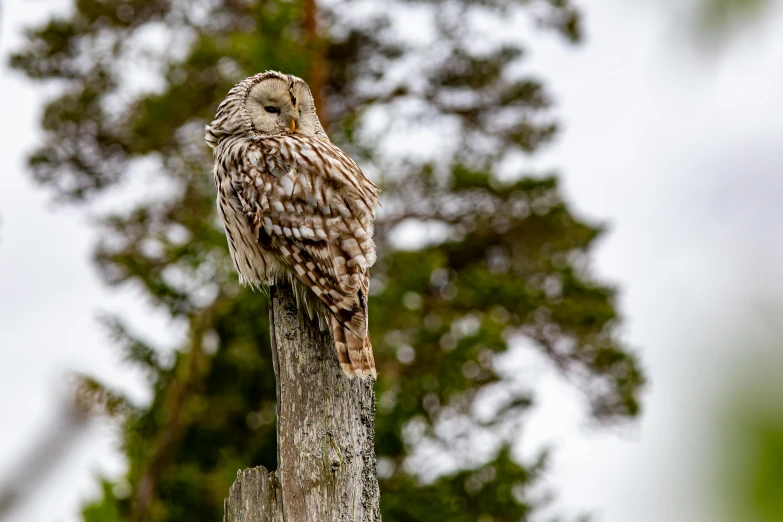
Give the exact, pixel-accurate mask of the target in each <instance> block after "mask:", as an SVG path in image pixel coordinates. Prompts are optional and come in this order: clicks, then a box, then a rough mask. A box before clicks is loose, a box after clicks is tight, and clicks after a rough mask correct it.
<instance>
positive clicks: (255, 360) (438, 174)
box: [12, 0, 644, 522]
mask: <svg viewBox="0 0 783 522" xmlns="http://www.w3.org/2000/svg"><path fill="white" fill-rule="evenodd" d="M531 21H532V22H533V23H530V22H531ZM534 25H535V26H537V27H539V28H541V29H543V30H545V31H548V32H550V33H554V34H556V35H558V36H559V37H562V38H564V39H565V40H566V41H567V42H569V43H576V42H578V41H579V39H580V36H581V33H580V25H579V15H578V12H577V10H576V9H575V8H574V7H573V5H571V3H570V2H569V1H568V0H530V1H525V2H520V3H518V4H513V5H511V4H508V3H506V2H501V1H498V0H487V1H485V2H481V3H473V2H469V1H467V0H451V1H435V0H420V1H410V2H408V1H404V2H395V3H394V4H393V9H390V8H389V5H385V6H377V5H374V4H371V3H367V2H363V1H360V0H349V1H345V2H340V3H337V2H328V3H327V2H324V3H323V4H322V5H318V6H316V5H315V3H314V2H313V1H312V0H305V1H303V2H296V1H285V0H267V1H264V2H259V1H255V0H216V1H212V2H205V1H202V0H196V1H189V2H185V1H175V0H172V1H166V0H77V1H76V4H75V9H74V10H73V12H72V13H71V14H70V15H69V16H68V17H66V18H55V19H52V20H50V21H48V23H46V24H44V25H42V26H40V27H36V28H34V29H31V30H30V32H29V34H28V39H27V44H26V46H25V47H24V49H22V50H20V51H19V52H18V53H17V54H15V55H14V56H13V57H12V64H13V65H14V66H15V67H16V68H18V69H20V70H22V71H24V73H25V74H27V75H28V76H29V77H30V78H33V79H37V80H41V81H45V80H59V81H60V84H61V85H62V95H60V96H59V97H57V98H56V99H54V100H52V101H51V102H49V103H48V104H47V107H46V110H45V112H44V116H43V121H42V126H43V129H44V131H45V140H44V142H43V143H42V144H41V146H40V148H39V149H38V150H37V151H36V152H34V153H33V154H32V156H31V157H30V170H31V173H32V175H33V177H34V178H35V179H36V180H37V181H39V182H40V183H41V184H42V185H44V186H46V187H47V188H48V190H50V191H51V192H52V193H53V194H54V195H55V196H56V197H57V198H59V199H61V200H64V201H67V202H69V203H70V204H75V205H84V204H85V203H86V202H89V201H92V200H95V199H98V198H102V197H104V195H105V194H113V197H117V194H123V195H127V194H132V193H134V187H138V186H139V185H140V184H145V183H147V182H146V181H138V179H139V178H141V177H142V176H144V175H147V176H148V178H150V179H152V180H154V181H155V182H156V183H158V184H159V183H160V182H165V187H164V188H165V190H157V191H155V193H154V194H151V192H152V190H151V189H148V188H147V186H146V185H144V189H145V190H143V191H138V190H136V191H135V192H143V195H142V196H141V197H139V198H137V199H136V200H132V201H123V204H122V208H125V209H127V210H125V211H121V212H120V211H116V212H114V213H112V214H109V215H106V216H104V217H103V218H102V219H101V221H100V225H101V227H102V240H101V242H100V244H99V245H97V248H96V253H95V259H96V263H97V266H98V267H99V268H100V270H101V272H102V274H103V277H104V278H105V280H106V282H107V283H108V284H111V285H132V286H134V287H137V288H140V289H143V291H144V292H145V293H146V294H147V295H148V296H149V298H150V300H151V301H152V302H153V303H154V304H155V305H157V307H158V308H159V309H160V310H162V311H165V312H166V313H168V314H170V315H171V316H172V317H175V318H180V319H182V320H183V321H187V324H188V339H187V340H186V341H185V342H183V345H182V346H181V347H180V350H179V351H177V353H176V356H175V358H174V360H173V362H172V361H169V362H166V361H165V360H164V359H163V358H162V357H161V356H160V350H159V349H158V348H157V347H155V346H151V345H149V344H148V343H145V342H143V341H142V340H140V338H139V337H138V336H137V335H134V333H133V332H131V331H129V329H128V328H127V326H126V325H125V324H124V323H123V322H122V320H121V318H116V317H113V318H108V319H106V320H105V323H106V326H107V327H108V329H109V331H110V332H111V334H112V335H113V337H114V339H115V340H116V344H117V345H118V346H120V347H122V349H124V351H125V354H126V356H127V359H128V361H129V362H130V363H132V364H134V365H136V366H138V367H140V368H143V369H144V370H145V371H146V372H147V374H148V375H149V382H150V386H151V387H152V389H153V390H154V399H153V401H152V403H151V404H150V405H148V406H139V405H135V404H132V403H131V402H130V401H128V400H127V399H126V398H124V397H123V396H122V395H121V394H119V393H117V392H116V391H114V390H112V389H111V386H110V383H103V382H100V380H99V379H96V378H92V377H87V376H85V377H83V378H82V380H81V384H80V386H81V388H80V390H81V393H82V396H83V397H84V399H85V400H86V401H87V402H89V403H90V404H92V405H93V406H94V407H96V408H102V409H103V411H105V413H106V414H108V415H113V416H115V417H116V418H117V419H118V422H120V423H121V426H122V428H123V451H124V452H125V453H126V455H127V458H128V461H129V463H130V469H129V472H128V475H127V477H125V478H124V479H122V481H121V482H123V483H124V482H127V484H129V485H130V488H116V487H113V485H112V483H111V482H109V481H104V496H103V498H101V499H100V500H97V501H96V502H94V503H92V504H90V505H88V506H87V507H86V508H85V512H84V516H85V519H86V520H88V521H98V520H100V521H106V520H139V519H144V520H154V521H169V520H171V521H174V520H183V519H198V520H218V519H219V518H220V516H221V511H222V499H223V497H224V496H225V495H226V492H227V490H228V487H229V485H230V484H231V482H232V481H233V479H234V477H235V475H236V470H237V469H239V468H245V467H248V466H252V465H258V464H262V465H265V466H267V467H268V468H270V469H273V468H275V447H274V440H275V436H274V401H275V389H274V379H273V374H272V361H271V357H270V353H269V346H268V343H269V331H268V324H267V319H266V318H267V303H266V300H265V296H264V295H261V294H258V293H253V292H251V291H249V290H247V289H245V288H241V287H239V286H238V284H237V280H236V277H235V275H234V274H233V270H232V268H231V262H230V260H229V259H228V256H227V249H226V240H225V238H224V236H223V232H222V230H221V229H220V227H219V225H218V223H217V221H216V219H215V213H214V187H213V186H212V180H211V173H210V170H209V169H210V165H211V158H210V156H209V151H208V149H207V148H206V146H205V145H204V143H203V128H204V124H205V123H206V122H208V121H210V120H211V118H212V116H213V114H214V111H215V108H216V106H217V104H218V103H219V101H220V100H221V99H222V98H223V96H224V95H225V93H226V92H227V91H228V89H229V88H230V87H231V86H232V85H233V84H234V83H235V82H236V81H238V80H240V79H241V78H243V77H245V76H247V75H250V74H252V73H255V72H258V71H262V70H266V69H278V70H283V71H286V72H289V73H292V74H296V75H298V76H301V77H303V78H305V79H306V80H307V81H308V82H309V83H310V85H311V86H312V87H313V90H314V91H315V92H316V96H318V100H319V101H318V104H319V111H320V114H321V115H322V120H323V121H324V122H325V123H328V132H329V133H330V136H331V137H332V139H333V141H335V142H336V143H337V144H339V145H340V146H341V147H342V148H344V150H346V151H347V152H348V153H349V154H350V155H351V156H352V157H353V158H355V159H356V160H357V161H358V162H359V163H360V165H361V166H362V167H363V168H364V169H365V171H366V172H368V174H369V175H370V176H371V177H372V178H374V179H375V180H376V181H378V182H379V183H380V184H381V185H382V188H383V189H384V194H383V205H384V207H383V210H382V212H381V213H380V215H379V219H378V224H377V234H376V235H377V242H378V250H379V253H380V254H381V255H380V258H379V260H378V263H377V265H376V268H375V269H374V272H373V287H372V297H371V300H370V325H371V335H372V336H373V339H374V346H375V352H376V360H377V364H378V372H379V377H378V382H377V384H376V391H377V393H378V397H379V404H378V414H377V419H376V430H377V431H376V447H377V451H378V456H379V470H380V475H381V476H380V487H381V492H382V503H381V510H382V513H383V515H384V517H385V520H387V521H395V520H400V521H402V520H406V521H407V520H413V521H415V520H422V521H424V520H426V521H428V522H432V521H438V520H444V521H445V520H448V521H461V520H464V521H471V522H473V521H476V520H508V521H512V520H513V521H516V520H520V519H526V517H527V516H528V514H529V513H531V512H532V511H533V510H534V509H535V508H536V507H537V506H536V504H535V502H534V501H533V500H532V499H530V498H529V496H528V495H527V493H526V492H527V489H528V487H529V486H530V485H531V484H533V483H534V482H535V480H536V477H537V476H538V474H539V472H540V471H541V469H543V466H544V465H545V460H546V459H545V455H543V454H542V456H541V457H540V458H539V459H537V460H536V461H535V462H521V461H520V460H519V459H518V458H515V457H514V452H513V448H514V445H515V443H516V441H517V439H518V437H519V429H518V428H519V426H520V424H521V423H522V422H523V420H524V414H525V412H526V411H527V410H528V409H529V407H530V406H531V404H532V402H533V399H534V397H533V395H532V392H531V390H529V389H527V387H526V386H525V383H521V382H519V381H518V380H517V379H515V378H514V375H513V374H509V372H507V371H504V368H502V367H501V365H500V364H499V363H498V359H499V357H502V356H505V355H506V354H507V353H509V352H511V351H517V350H520V349H521V348H519V347H518V345H519V344H520V343H519V341H520V340H522V339H527V340H529V341H532V342H533V343H534V344H535V346H536V347H537V349H539V350H541V351H542V352H543V353H544V354H546V356H548V357H549V358H550V359H551V361H552V362H553V363H554V364H555V365H557V367H558V368H560V369H561V370H562V371H563V372H565V373H567V374H569V375H570V376H572V377H574V380H575V382H578V383H579V384H580V385H581V386H582V387H583V389H584V390H585V397H586V398H587V399H588V401H589V405H590V409H591V412H592V414H593V415H594V416H595V418H597V419H600V420H604V421H612V420H619V419H622V418H628V417H633V416H636V415H637V414H638V413H639V404H638V394H639V390H640V388H641V386H642V385H643V383H644V378H643V376H642V374H641V372H640V369H639V367H638V364H637V361H636V358H635V357H634V355H633V354H632V353H631V352H630V351H629V350H628V349H627V348H626V347H624V346H623V345H622V344H621V343H620V342H619V340H618V338H617V335H616V326H617V324H618V322H619V318H618V315H617V312H616V310H615V303H614V297H615V290H614V289H613V288H611V287H609V286H607V285H605V284H602V283H600V282H598V281H596V280H595V279H594V278H593V277H592V276H591V274H590V271H589V253H590V249H591V247H592V245H593V244H594V242H595V240H596V238H598V237H599V236H600V234H601V233H602V231H603V227H601V226H598V225H594V224H590V223H585V222H584V221H583V220H580V219H578V218H577V217H575V216H574V214H573V213H572V212H571V211H570V209H569V208H568V206H567V205H566V203H565V202H564V201H563V200H562V199H561V197H560V195H559V192H558V184H557V179H556V178H555V177H554V176H553V175H551V174H548V175H537V174H536V175H534V174H531V173H526V172H524V170H523V168H522V166H521V165H524V158H525V157H526V156H528V155H530V154H533V153H534V152H535V151H537V150H538V149H539V148H540V147H542V146H544V145H546V144H547V143H549V142H550V141H551V140H552V139H553V138H554V137H555V135H556V133H557V125H556V123H555V121H554V119H553V117H552V114H551V100H550V97H549V95H548V94H547V92H546V91H545V89H544V87H543V86H542V85H541V83H540V82H539V81H538V80H537V79H536V78H535V75H534V74H533V73H532V72H530V71H528V70H527V69H526V67H525V66H526V64H525V60H524V57H525V55H524V49H523V46H522V44H521V43H520V40H522V38H520V37H519V32H520V31H522V30H524V31H525V34H526V36H528V35H532V34H533V31H534V29H533V26H534ZM528 29H530V32H527V30H528ZM412 137H414V138H416V139H412ZM419 138H420V139H419ZM413 142H415V143H421V144H422V145H421V147H420V149H422V150H419V151H415V150H411V143H413ZM415 143H414V144H415ZM401 144H402V145H401ZM406 147H407V148H406ZM123 199H129V196H125V197H124V198H123ZM416 227H418V228H416ZM411 228H413V229H414V230H420V229H422V228H426V230H428V231H430V232H431V233H429V234H428V240H427V241H426V242H423V243H420V244H418V245H415V246H413V247H412V246H410V245H408V246H407V247H406V248H400V242H399V241H395V240H394V238H395V237H399V236H400V235H401V234H403V235H404V234H408V233H410V232H406V231H410V230H411ZM488 397H492V398H493V406H492V408H491V409H490V410H491V411H489V413H488V412H487V411H478V407H477V405H480V404H483V405H486V402H487V401H486V399H487V398H488ZM482 409H483V410H487V408H482ZM424 457H427V458H424ZM433 463H435V465H433ZM124 489H129V490H130V492H129V494H127V495H125V494H124V493H123V490H124ZM118 492H119V493H118ZM482 517H484V518H482Z"/></svg>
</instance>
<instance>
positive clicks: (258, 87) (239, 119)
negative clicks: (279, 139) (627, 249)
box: [206, 71, 326, 148]
mask: <svg viewBox="0 0 783 522" xmlns="http://www.w3.org/2000/svg"><path fill="white" fill-rule="evenodd" d="M286 133H288V134H301V135H303V136H308V137H312V136H318V137H321V138H326V133H325V132H324V130H323V127H321V122H320V121H318V115H317V114H316V113H315V102H314V101H313V95H312V93H311V92H310V88H309V87H308V86H307V84H306V83H305V82H304V80H302V79H301V78H297V77H296V76H291V75H290V74H283V73H279V72H277V71H266V72H263V73H259V74H256V75H255V76H251V77H249V78H245V79H244V80H242V81H241V82H239V83H238V84H236V85H235V86H234V87H233V88H232V89H231V90H230V91H229V92H228V96H226V99H225V100H223V102H222V103H221V104H220V106H219V107H218V110H217V114H215V119H214V120H213V121H212V123H210V124H209V125H207V127H206V141H207V143H208V144H209V146H210V147H212V148H215V147H217V145H218V143H219V142H220V140H221V139H222V138H225V137H228V136H236V137H248V138H250V137H260V138H263V137H265V136H272V135H279V134H286Z"/></svg>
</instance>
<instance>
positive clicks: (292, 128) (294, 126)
mask: <svg viewBox="0 0 783 522" xmlns="http://www.w3.org/2000/svg"><path fill="white" fill-rule="evenodd" d="M291 132H296V120H295V119H293V118H291Z"/></svg>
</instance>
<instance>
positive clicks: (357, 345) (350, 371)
mask: <svg viewBox="0 0 783 522" xmlns="http://www.w3.org/2000/svg"><path fill="white" fill-rule="evenodd" d="M330 326H331V329H332V336H333V337H334V344H335V347H336V348H337V359H338V360H339V361H340V366H341V367H342V369H343V372H345V375H347V376H348V377H356V376H357V375H358V376H359V377H360V378H362V379H365V378H367V377H369V376H371V375H372V376H373V377H375V376H376V373H375V359H374V358H373V356H372V345H371V344H370V336H369V335H367V336H365V337H364V339H362V338H361V337H359V336H358V335H356V334H355V333H353V332H352V331H351V330H349V329H348V328H346V327H345V325H344V324H343V323H341V322H340V320H339V319H337V318H336V317H334V316H332V317H331V318H330Z"/></svg>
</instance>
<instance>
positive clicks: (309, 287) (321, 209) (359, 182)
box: [206, 71, 379, 378]
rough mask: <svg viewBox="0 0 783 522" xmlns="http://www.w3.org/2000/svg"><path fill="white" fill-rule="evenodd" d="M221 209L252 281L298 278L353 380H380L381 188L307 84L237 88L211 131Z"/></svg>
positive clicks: (249, 81)
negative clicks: (373, 303)
mask: <svg viewBox="0 0 783 522" xmlns="http://www.w3.org/2000/svg"><path fill="white" fill-rule="evenodd" d="M206 141H207V143H208V144H209V146H210V147H212V148H213V149H214V154H215V168H214V174H215V184H216V186H217V206H218V211H219V214H220V216H221V218H222V220H223V224H224V226H225V229H226V235H227V236H228V245H229V249H230V251H231V256H232V257H233V259H234V266H235V267H236V270H237V272H238V273H239V278H240V281H241V282H242V283H244V284H249V285H253V286H256V287H259V286H261V285H272V284H274V283H275V281H277V280H280V279H281V278H287V279H289V280H290V281H291V282H292V283H293V286H294V289H295V291H296V294H297V300H298V301H299V303H300V304H304V306H305V307H306V309H307V312H308V314H309V315H310V317H313V315H314V314H315V315H316V316H317V317H318V320H319V322H320V324H321V327H322V328H325V327H327V326H328V327H329V328H330V330H331V332H332V336H333V337H334V342H335V346H336V349H337V356H338V358H339V361H340V365H341V366H342V368H343V371H344V372H345V373H346V374H347V375H348V376H351V377H353V376H355V375H358V376H359V377H362V378H364V377H367V376H369V375H372V376H373V377H374V376H375V360H374V359H373V354H372V345H371V344H370V336H369V333H368V330H367V299H368V296H369V295H368V290H369V286H370V266H372V264H373V263H374V262H375V257H376V256H375V244H374V243H373V240H372V235H373V229H374V219H375V207H376V205H377V204H378V193H379V189H378V187H376V186H375V185H374V184H373V183H372V182H371V181H370V180H369V179H367V178H366V177H365V175H364V174H363V173H362V171H361V170H360V169H359V167H357V166H356V163H354V162H353V160H351V158H349V157H348V155H347V154H345V153H344V152H343V151H342V150H340V149H339V148H337V147H336V146H335V145H333V144H332V142H331V141H329V137H328V136H327V135H326V132H324V129H323V127H321V123H320V122H319V121H318V116H317V115H316V114H315V104H314V102H313V96H312V94H311V93H310V89H309V87H308V86H307V84H306V83H305V82H304V81H302V80H301V79H299V78H297V77H295V76H290V75H287V74H281V73H279V72H274V71H268V72H264V73H260V74H257V75H255V76H251V77H250V78H246V79H245V80H242V81H241V82H239V83H238V84H236V85H235V86H234V87H233V88H232V89H231V90H230V91H229V93H228V96H227V97H226V99H225V100H223V102H222V103H221V104H220V106H219V107H218V110H217V114H216V115H215V119H214V121H212V123H210V124H209V125H208V126H207V127H206Z"/></svg>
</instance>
